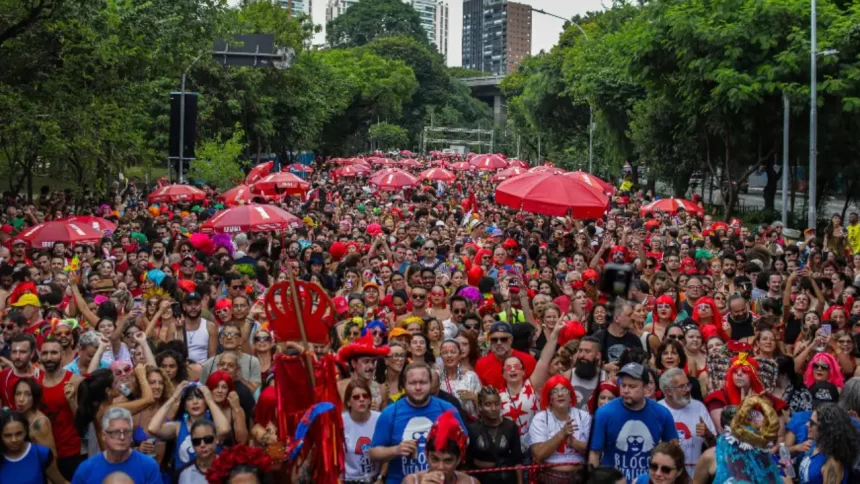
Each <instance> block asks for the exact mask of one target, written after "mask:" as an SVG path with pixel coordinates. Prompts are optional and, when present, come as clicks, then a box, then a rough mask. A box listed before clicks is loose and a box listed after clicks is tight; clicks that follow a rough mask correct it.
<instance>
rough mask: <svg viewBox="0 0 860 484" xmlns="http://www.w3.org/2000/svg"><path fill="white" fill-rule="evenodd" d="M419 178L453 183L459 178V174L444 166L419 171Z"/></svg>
mask: <svg viewBox="0 0 860 484" xmlns="http://www.w3.org/2000/svg"><path fill="white" fill-rule="evenodd" d="M418 178H421V179H422V180H433V181H441V182H445V183H451V182H453V181H454V180H456V179H457V175H455V174H454V173H452V172H450V171H448V170H446V169H444V168H430V169H429V170H424V171H422V172H421V173H419V174H418Z"/></svg>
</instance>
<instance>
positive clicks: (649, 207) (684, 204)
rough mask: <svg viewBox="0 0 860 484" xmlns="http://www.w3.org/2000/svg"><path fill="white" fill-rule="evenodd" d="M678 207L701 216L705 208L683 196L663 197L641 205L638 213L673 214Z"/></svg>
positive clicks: (676, 211)
mask: <svg viewBox="0 0 860 484" xmlns="http://www.w3.org/2000/svg"><path fill="white" fill-rule="evenodd" d="M679 208H683V209H684V210H686V211H687V213H689V214H690V215H694V216H696V217H703V216H704V215H705V209H703V208H702V207H700V206H698V205H696V204H695V203H693V202H691V201H689V200H686V199H683V198H663V199H660V200H655V201H653V202H651V203H648V204H646V205H643V206H642V207H641V208H640V209H639V214H640V215H645V214H646V213H648V212H663V213H668V214H672V215H675V214H677V213H678V209H679Z"/></svg>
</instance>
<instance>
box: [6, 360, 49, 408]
mask: <svg viewBox="0 0 860 484" xmlns="http://www.w3.org/2000/svg"><path fill="white" fill-rule="evenodd" d="M44 376H45V374H44V373H43V372H42V371H40V370H39V368H36V372H35V373H34V374H33V378H35V380H36V381H37V382H38V383H39V384H41V383H42V378H44ZM22 379H23V378H21V377H20V376H18V375H16V374H15V372H14V371H12V368H6V369H5V370H3V371H0V407H8V408H11V409H12V410H15V393H14V391H15V385H17V384H18V382H19V381H21V380H22Z"/></svg>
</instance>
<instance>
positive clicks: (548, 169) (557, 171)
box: [529, 165, 567, 175]
mask: <svg viewBox="0 0 860 484" xmlns="http://www.w3.org/2000/svg"><path fill="white" fill-rule="evenodd" d="M529 173H553V174H555V175H561V174H564V173H567V172H566V171H564V170H562V169H561V168H556V167H554V166H549V165H540V166H536V167H534V168H530V169H529Z"/></svg>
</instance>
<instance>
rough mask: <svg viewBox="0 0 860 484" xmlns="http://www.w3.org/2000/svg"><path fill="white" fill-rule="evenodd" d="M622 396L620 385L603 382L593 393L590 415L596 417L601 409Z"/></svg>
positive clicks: (589, 408) (589, 405) (590, 400)
mask: <svg viewBox="0 0 860 484" xmlns="http://www.w3.org/2000/svg"><path fill="white" fill-rule="evenodd" d="M619 396H621V390H620V389H619V388H618V385H616V384H615V383H613V382H611V381H603V382H600V384H599V385H597V389H595V390H594V392H592V393H591V398H590V399H589V400H588V413H590V414H591V415H594V414H595V412H597V410H599V409H600V407H602V406H604V405H606V404H607V403H609V402H611V401H612V400H615V399H616V398H618V397H619Z"/></svg>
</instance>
